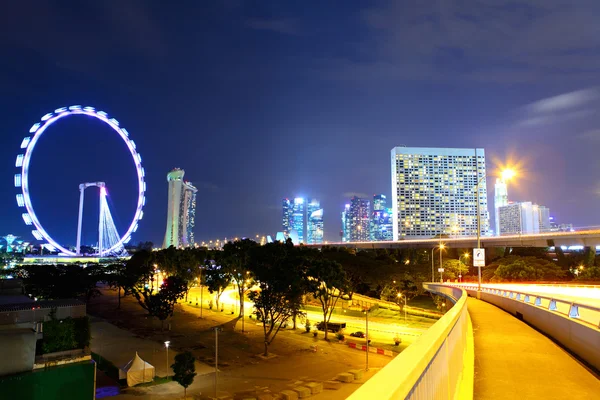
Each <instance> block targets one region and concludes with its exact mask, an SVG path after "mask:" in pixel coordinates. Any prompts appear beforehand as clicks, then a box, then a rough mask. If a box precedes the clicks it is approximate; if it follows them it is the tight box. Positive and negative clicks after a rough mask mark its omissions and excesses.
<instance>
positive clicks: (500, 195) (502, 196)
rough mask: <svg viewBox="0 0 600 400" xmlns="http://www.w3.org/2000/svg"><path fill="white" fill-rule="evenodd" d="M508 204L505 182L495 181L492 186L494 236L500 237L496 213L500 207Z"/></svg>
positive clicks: (499, 179)
mask: <svg viewBox="0 0 600 400" xmlns="http://www.w3.org/2000/svg"><path fill="white" fill-rule="evenodd" d="M507 204H508V187H507V184H506V181H505V180H504V179H502V178H497V179H496V184H495V185H494V231H495V233H496V236H499V235H500V215H499V213H498V211H499V209H500V207H504V206H505V205H507Z"/></svg>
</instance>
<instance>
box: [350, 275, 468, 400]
mask: <svg viewBox="0 0 600 400" xmlns="http://www.w3.org/2000/svg"><path fill="white" fill-rule="evenodd" d="M423 286H424V287H425V288H426V289H427V290H428V291H431V292H434V293H437V294H440V295H443V296H446V297H448V298H449V299H451V300H452V301H453V302H455V304H454V305H453V306H452V308H450V310H448V312H447V313H446V314H445V315H444V316H442V317H441V318H440V319H439V320H438V321H437V322H436V323H435V324H434V325H432V326H431V327H430V328H429V329H428V330H427V331H425V333H423V335H422V336H421V337H419V338H418V339H417V340H416V341H415V342H414V343H413V344H411V345H410V346H408V347H407V348H406V349H405V350H404V351H403V352H402V353H400V354H399V355H398V356H397V357H396V358H394V359H393V360H392V361H391V362H390V363H389V364H387V365H386V366H385V367H384V368H382V369H381V370H380V371H379V372H377V374H375V375H374V376H373V377H372V378H371V379H369V380H368V381H367V382H366V383H364V384H363V385H362V386H361V387H360V388H359V389H358V390H356V391H355V392H354V393H353V394H352V395H351V396H350V397H348V399H351V400H362V399H378V400H384V399H411V400H413V399H414V400H420V399H423V400H430V399H445V400H447V399H469V398H472V396H473V342H472V327H471V323H470V319H469V314H468V311H467V292H466V291H465V290H463V289H462V288H458V287H449V286H444V285H440V284H433V283H425V284H423ZM465 367H466V368H465Z"/></svg>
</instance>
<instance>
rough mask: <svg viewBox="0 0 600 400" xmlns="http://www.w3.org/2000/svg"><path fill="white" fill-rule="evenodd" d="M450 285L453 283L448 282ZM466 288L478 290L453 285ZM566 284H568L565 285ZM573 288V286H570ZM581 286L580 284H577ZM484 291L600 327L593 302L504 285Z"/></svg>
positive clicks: (469, 286)
mask: <svg viewBox="0 0 600 400" xmlns="http://www.w3.org/2000/svg"><path fill="white" fill-rule="evenodd" d="M448 285H452V284H451V283H448ZM452 286H457V287H461V288H464V289H465V290H469V291H473V290H474V291H477V285H465V284H462V285H452ZM540 286H546V287H548V286H550V287H553V286H557V285H540ZM563 286H566V285H563ZM570 287H571V288H573V286H570ZM575 287H579V286H575ZM585 287H586V288H592V289H594V290H596V289H598V287H597V286H585ZM481 291H482V292H483V293H489V294H493V295H497V296H501V297H507V298H509V299H513V300H515V301H520V302H522V303H525V304H530V305H532V306H535V307H539V308H543V309H546V310H547V311H550V312H554V313H557V314H561V315H563V316H564V317H567V318H571V319H574V320H577V321H579V322H582V323H584V324H588V325H590V326H593V327H595V328H600V307H596V306H593V305H591V304H585V303H584V302H581V301H573V300H572V299H564V298H562V299H561V298H560V294H559V293H557V294H555V295H554V296H552V295H550V294H548V295H543V294H540V293H535V292H526V291H521V290H514V289H507V288H502V286H500V285H499V286H482V287H481Z"/></svg>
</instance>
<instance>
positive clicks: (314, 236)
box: [306, 199, 323, 244]
mask: <svg viewBox="0 0 600 400" xmlns="http://www.w3.org/2000/svg"><path fill="white" fill-rule="evenodd" d="M306 215H307V219H306V243H308V244H320V243H323V209H322V208H321V205H320V203H319V201H318V200H315V199H312V200H309V201H308V204H307V206H306Z"/></svg>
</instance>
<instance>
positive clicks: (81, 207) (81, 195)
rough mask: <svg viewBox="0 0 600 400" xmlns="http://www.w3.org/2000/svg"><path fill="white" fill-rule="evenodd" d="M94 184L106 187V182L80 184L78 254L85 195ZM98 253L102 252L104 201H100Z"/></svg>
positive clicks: (77, 251) (78, 252)
mask: <svg viewBox="0 0 600 400" xmlns="http://www.w3.org/2000/svg"><path fill="white" fill-rule="evenodd" d="M92 186H97V187H99V188H103V187H106V183H104V182H86V183H82V184H81V185H79V219H78V220H77V247H76V248H75V254H76V255H78V256H80V255H81V224H82V220H83V195H84V193H85V189H87V188H89V187H92ZM100 190H102V189H100ZM98 254H102V202H100V219H99V222H98Z"/></svg>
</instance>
